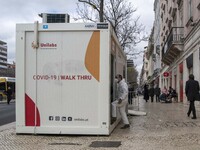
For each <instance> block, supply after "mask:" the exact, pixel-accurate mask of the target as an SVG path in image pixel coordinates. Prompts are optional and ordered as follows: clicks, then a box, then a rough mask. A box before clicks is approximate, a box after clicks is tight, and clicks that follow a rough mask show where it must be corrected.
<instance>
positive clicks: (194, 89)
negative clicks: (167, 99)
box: [185, 74, 199, 119]
mask: <svg viewBox="0 0 200 150" xmlns="http://www.w3.org/2000/svg"><path fill="white" fill-rule="evenodd" d="M185 94H186V96H187V99H188V101H189V102H190V106H189V110H188V112H187V115H188V117H189V116H190V113H191V112H192V114H193V117H192V119H196V118H197V116H196V110H195V100H198V99H199V82H198V81H196V80H194V75H193V74H190V75H189V80H188V81H186V85H185Z"/></svg>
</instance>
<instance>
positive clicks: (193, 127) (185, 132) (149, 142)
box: [0, 97, 200, 150]
mask: <svg viewBox="0 0 200 150" xmlns="http://www.w3.org/2000/svg"><path fill="white" fill-rule="evenodd" d="M129 108H133V106H129ZM187 109H188V105H184V104H182V103H170V104H166V103H156V102H154V103H151V102H148V103H146V102H145V101H144V100H142V97H140V107H139V110H140V111H145V112H147V116H129V121H130V123H131V127H130V129H125V130H122V129H120V127H121V124H119V125H118V126H117V128H116V129H115V130H114V131H113V132H112V134H111V135H110V136H78V135H74V136H69V135H16V133H15V123H12V124H9V128H5V126H4V129H2V127H0V149H1V150H27V149H29V150H93V149H95V150H96V149H100V150H102V149H106V150H107V149H109V150H116V149H119V150H199V149H200V111H199V110H198V111H197V117H198V118H197V120H192V119H191V118H189V117H187V115H186V113H187ZM98 141H101V142H102V141H105V142H106V141H107V142H119V143H121V145H120V146H119V147H109V148H102V147H99V148H94V147H90V145H91V144H92V143H93V142H98Z"/></svg>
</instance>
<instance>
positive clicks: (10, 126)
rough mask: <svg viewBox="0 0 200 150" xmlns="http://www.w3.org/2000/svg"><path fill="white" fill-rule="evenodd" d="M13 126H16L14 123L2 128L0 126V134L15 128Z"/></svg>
mask: <svg viewBox="0 0 200 150" xmlns="http://www.w3.org/2000/svg"><path fill="white" fill-rule="evenodd" d="M15 126H16V122H12V123H9V124H5V125H2V126H0V132H2V131H4V130H9V129H11V128H15Z"/></svg>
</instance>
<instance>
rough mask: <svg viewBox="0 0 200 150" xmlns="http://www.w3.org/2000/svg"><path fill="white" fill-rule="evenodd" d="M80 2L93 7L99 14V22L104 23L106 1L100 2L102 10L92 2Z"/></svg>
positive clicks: (88, 0)
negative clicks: (104, 4)
mask: <svg viewBox="0 0 200 150" xmlns="http://www.w3.org/2000/svg"><path fill="white" fill-rule="evenodd" d="M78 1H79V2H83V3H87V4H88V5H90V6H92V7H93V8H94V9H96V10H97V11H98V12H99V21H100V22H103V3H104V0H100V8H99V9H98V8H97V7H96V5H95V4H93V3H92V2H90V0H78Z"/></svg>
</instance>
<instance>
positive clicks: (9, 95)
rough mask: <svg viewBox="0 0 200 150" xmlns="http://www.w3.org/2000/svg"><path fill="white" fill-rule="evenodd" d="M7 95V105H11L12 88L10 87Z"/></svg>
mask: <svg viewBox="0 0 200 150" xmlns="http://www.w3.org/2000/svg"><path fill="white" fill-rule="evenodd" d="M6 94H7V104H8V105H9V104H10V101H11V99H12V90H11V88H10V87H8V90H7V91H6Z"/></svg>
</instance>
